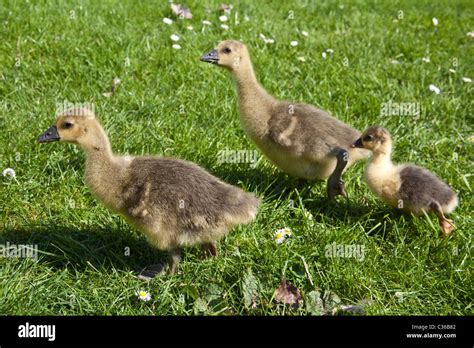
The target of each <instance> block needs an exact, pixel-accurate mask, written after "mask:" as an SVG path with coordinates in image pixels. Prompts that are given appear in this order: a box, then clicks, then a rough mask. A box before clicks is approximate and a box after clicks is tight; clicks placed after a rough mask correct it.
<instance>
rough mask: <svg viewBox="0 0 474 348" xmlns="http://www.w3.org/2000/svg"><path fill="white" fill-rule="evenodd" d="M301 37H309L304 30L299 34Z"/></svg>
mask: <svg viewBox="0 0 474 348" xmlns="http://www.w3.org/2000/svg"><path fill="white" fill-rule="evenodd" d="M301 35H303V36H309V34H308V32H307V31H304V30H303V31H302V32H301Z"/></svg>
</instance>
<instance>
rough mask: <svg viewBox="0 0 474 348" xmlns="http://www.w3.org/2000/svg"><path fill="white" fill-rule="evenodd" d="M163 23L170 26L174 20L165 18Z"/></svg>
mask: <svg viewBox="0 0 474 348" xmlns="http://www.w3.org/2000/svg"><path fill="white" fill-rule="evenodd" d="M163 23H165V24H168V25H170V24H171V23H173V20H172V19H169V18H163Z"/></svg>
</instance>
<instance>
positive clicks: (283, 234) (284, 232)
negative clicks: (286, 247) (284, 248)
mask: <svg viewBox="0 0 474 348" xmlns="http://www.w3.org/2000/svg"><path fill="white" fill-rule="evenodd" d="M291 235H292V232H291V229H290V228H288V227H285V228H282V229H279V230H276V231H275V233H274V234H273V239H275V242H276V243H277V244H281V243H283V242H284V241H285V239H287V238H290V237H291Z"/></svg>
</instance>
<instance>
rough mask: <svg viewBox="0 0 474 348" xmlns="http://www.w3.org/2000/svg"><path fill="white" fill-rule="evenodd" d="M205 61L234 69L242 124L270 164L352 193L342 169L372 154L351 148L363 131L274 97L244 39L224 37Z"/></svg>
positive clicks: (332, 194) (329, 189)
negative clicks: (261, 79) (261, 80)
mask: <svg viewBox="0 0 474 348" xmlns="http://www.w3.org/2000/svg"><path fill="white" fill-rule="evenodd" d="M201 60H202V61H204V62H208V63H213V64H217V65H218V66H220V67H223V68H225V69H227V70H228V71H230V72H231V73H232V75H233V77H234V80H235V84H236V87H237V92H238V99H239V106H240V121H241V124H242V127H243V129H244V131H245V133H246V134H247V136H248V137H249V138H250V139H251V140H252V141H253V142H254V143H255V144H256V145H257V147H258V148H259V149H260V150H261V151H262V153H263V154H264V155H265V157H267V158H268V159H269V160H270V162H272V163H273V164H274V165H275V166H277V167H278V168H280V169H281V170H282V171H283V172H285V173H287V174H290V175H292V176H295V177H298V178H301V179H307V180H314V179H320V180H323V179H326V178H329V179H328V184H327V194H328V197H329V199H332V198H334V197H335V196H337V195H343V196H346V192H345V187H344V182H343V181H342V179H341V175H342V173H343V172H344V171H345V169H346V167H348V166H350V165H352V164H353V163H354V162H356V161H357V160H359V159H362V158H364V157H367V156H368V154H369V152H368V151H365V150H362V149H352V148H350V147H349V146H350V144H351V143H352V141H353V140H354V139H355V138H357V137H359V136H360V132H359V131H357V130H356V129H354V128H352V127H350V126H348V125H346V124H344V123H343V122H341V121H339V120H338V119H336V118H334V117H332V116H331V115H329V114H328V113H327V112H325V111H323V110H320V109H317V108H315V107H313V106H311V105H308V104H303V103H291V102H288V101H280V100H277V99H275V98H274V97H272V96H271V95H269V94H268V93H267V92H266V91H265V89H264V88H263V87H262V86H261V85H260V84H259V83H258V81H257V79H256V77H255V73H254V71H253V67H252V62H251V59H250V55H249V53H248V50H247V47H245V45H244V44H243V43H241V42H239V41H234V40H228V41H223V42H221V43H220V44H219V45H218V46H217V48H216V49H214V50H212V51H210V52H209V53H207V54H205V55H203V56H202V57H201Z"/></svg>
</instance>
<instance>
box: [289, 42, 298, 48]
mask: <svg viewBox="0 0 474 348" xmlns="http://www.w3.org/2000/svg"><path fill="white" fill-rule="evenodd" d="M290 45H291V46H293V47H295V46H298V41H291V42H290Z"/></svg>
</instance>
